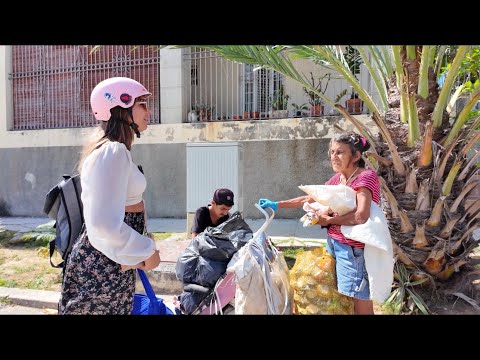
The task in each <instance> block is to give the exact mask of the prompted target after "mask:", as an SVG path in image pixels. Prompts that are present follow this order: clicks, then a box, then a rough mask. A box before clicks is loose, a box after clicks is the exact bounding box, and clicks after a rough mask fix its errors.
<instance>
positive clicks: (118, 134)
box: [77, 106, 135, 173]
mask: <svg viewBox="0 0 480 360" xmlns="http://www.w3.org/2000/svg"><path fill="white" fill-rule="evenodd" d="M110 113H111V116H110V120H108V121H101V122H100V124H99V131H98V132H97V133H95V134H94V139H93V140H92V141H89V142H87V144H86V145H85V146H84V147H83V150H82V155H81V157H80V162H79V164H78V168H77V169H78V172H79V173H81V171H82V165H83V162H84V161H85V158H86V157H87V156H88V155H90V154H91V153H92V151H93V150H95V149H98V148H99V147H101V146H102V145H103V144H105V143H106V142H108V141H118V142H120V143H122V144H125V146H126V147H127V149H128V150H130V149H131V148H132V144H133V139H134V138H135V137H134V133H133V130H132V128H131V127H130V123H131V122H132V117H133V116H132V108H131V107H130V108H128V109H124V108H122V107H121V106H115V107H114V108H112V109H111V110H110Z"/></svg>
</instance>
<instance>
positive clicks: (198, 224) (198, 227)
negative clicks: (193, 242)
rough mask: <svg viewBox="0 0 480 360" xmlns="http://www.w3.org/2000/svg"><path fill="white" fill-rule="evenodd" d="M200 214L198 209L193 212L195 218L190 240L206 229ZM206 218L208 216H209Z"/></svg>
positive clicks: (200, 209) (200, 210)
mask: <svg viewBox="0 0 480 360" xmlns="http://www.w3.org/2000/svg"><path fill="white" fill-rule="evenodd" d="M202 212H203V209H202V208H198V209H197V211H195V217H194V218H193V225H192V229H191V232H192V239H193V238H194V237H195V236H197V235H198V234H200V233H201V232H202V231H203V230H205V229H206V227H207V226H206V224H205V221H204V219H203V216H202ZM208 216H210V214H209V215H208Z"/></svg>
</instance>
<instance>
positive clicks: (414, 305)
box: [382, 262, 430, 315]
mask: <svg viewBox="0 0 480 360" xmlns="http://www.w3.org/2000/svg"><path fill="white" fill-rule="evenodd" d="M394 275H395V278H394V285H393V289H394V290H393V291H392V293H391V294H390V296H389V298H388V299H387V300H386V301H385V303H384V304H383V306H382V307H383V309H384V310H385V311H386V312H391V313H393V314H401V313H404V312H409V313H415V312H416V311H417V310H420V312H421V313H422V314H424V315H428V314H429V313H430V310H429V309H428V306H427V305H426V304H425V302H424V301H423V299H422V298H421V296H420V295H419V294H418V293H417V292H416V291H415V290H414V289H413V287H414V286H417V285H420V284H423V283H424V282H425V281H427V280H428V278H423V279H421V280H418V281H413V282H412V281H410V275H409V273H408V271H407V269H406V268H405V266H404V265H403V264H402V263H399V262H396V263H395V272H394Z"/></svg>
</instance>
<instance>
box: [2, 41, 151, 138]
mask: <svg viewBox="0 0 480 360" xmlns="http://www.w3.org/2000/svg"><path fill="white" fill-rule="evenodd" d="M91 50H92V47H91V46H82V45H76V46H74V45H51V46H43V45H35V46H12V72H11V73H10V74H9V80H10V81H11V83H12V84H11V85H12V86H11V88H12V91H13V96H12V98H13V130H28V129H54V128H78V127H87V126H94V125H96V124H97V122H96V121H95V118H94V117H93V114H92V111H91V108H90V93H91V91H92V90H93V88H94V87H95V85H96V84H98V83H99V82H100V81H102V80H104V79H107V78H110V77H114V76H125V77H130V78H133V79H135V80H137V81H139V82H140V83H142V84H143V85H144V86H145V87H146V88H147V89H148V90H149V91H150V92H151V93H152V94H153V95H152V97H151V101H149V107H150V109H151V117H150V121H149V122H150V123H151V124H159V123H160V89H159V84H160V51H159V50H158V49H157V48H155V47H147V46H138V47H136V46H107V45H105V46H101V47H100V48H99V49H98V50H97V51H95V52H93V53H92V52H91Z"/></svg>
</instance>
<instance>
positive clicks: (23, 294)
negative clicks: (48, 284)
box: [0, 287, 60, 310]
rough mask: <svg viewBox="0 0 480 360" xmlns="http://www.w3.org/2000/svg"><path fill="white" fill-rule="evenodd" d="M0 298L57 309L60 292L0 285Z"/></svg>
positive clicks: (24, 304) (36, 306) (22, 304)
mask: <svg viewBox="0 0 480 360" xmlns="http://www.w3.org/2000/svg"><path fill="white" fill-rule="evenodd" d="M0 298H5V299H8V300H9V301H10V302H11V303H13V304H16V305H21V306H27V307H33V308H40V309H44V308H47V309H54V310H57V309H58V301H59V300H60V293H59V292H57V291H46V290H32V289H17V288H6V287H0Z"/></svg>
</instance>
